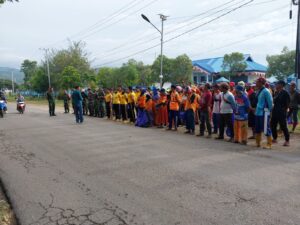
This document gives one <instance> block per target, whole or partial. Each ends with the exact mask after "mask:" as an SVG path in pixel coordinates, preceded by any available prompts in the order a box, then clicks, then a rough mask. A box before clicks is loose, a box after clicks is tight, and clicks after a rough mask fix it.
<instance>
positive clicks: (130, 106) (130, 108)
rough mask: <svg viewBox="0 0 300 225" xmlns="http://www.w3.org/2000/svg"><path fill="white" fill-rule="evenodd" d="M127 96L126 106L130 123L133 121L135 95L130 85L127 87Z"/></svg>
mask: <svg viewBox="0 0 300 225" xmlns="http://www.w3.org/2000/svg"><path fill="white" fill-rule="evenodd" d="M127 98H128V107H127V113H128V118H129V120H130V122H131V123H134V122H135V112H134V108H135V102H136V100H135V98H136V97H135V93H134V92H133V90H132V87H128V90H127Z"/></svg>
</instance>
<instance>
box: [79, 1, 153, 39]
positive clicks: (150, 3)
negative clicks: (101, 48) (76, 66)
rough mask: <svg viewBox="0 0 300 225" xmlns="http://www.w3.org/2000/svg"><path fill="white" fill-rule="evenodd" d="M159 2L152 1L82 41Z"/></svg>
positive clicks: (88, 35)
mask: <svg viewBox="0 0 300 225" xmlns="http://www.w3.org/2000/svg"><path fill="white" fill-rule="evenodd" d="M157 1H158V0H152V1H151V2H149V3H148V4H146V5H145V6H143V7H141V8H139V9H138V10H136V11H134V12H132V13H130V14H128V15H126V16H124V17H122V18H120V19H119V20H117V21H115V22H113V23H111V24H108V25H107V26H105V27H101V28H100V29H97V30H96V31H94V32H92V33H90V34H87V35H85V36H83V37H81V40H82V39H85V38H87V37H90V36H92V35H94V34H96V33H98V32H99V31H102V30H105V29H107V28H110V27H111V26H112V25H115V24H117V23H119V22H121V21H122V20H124V19H126V18H127V17H129V16H132V15H134V14H136V13H137V12H139V11H141V10H142V9H145V8H147V7H148V6H150V5H152V4H153V3H155V2H157Z"/></svg>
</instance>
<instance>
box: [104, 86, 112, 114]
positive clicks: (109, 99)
mask: <svg viewBox="0 0 300 225" xmlns="http://www.w3.org/2000/svg"><path fill="white" fill-rule="evenodd" d="M111 108H112V94H111V91H110V90H109V89H106V91H105V109H106V116H107V119H110V118H111Z"/></svg>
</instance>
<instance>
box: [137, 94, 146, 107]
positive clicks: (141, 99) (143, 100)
mask: <svg viewBox="0 0 300 225" xmlns="http://www.w3.org/2000/svg"><path fill="white" fill-rule="evenodd" d="M138 106H139V107H140V108H145V106H146V96H145V95H141V96H140V97H139V99H138Z"/></svg>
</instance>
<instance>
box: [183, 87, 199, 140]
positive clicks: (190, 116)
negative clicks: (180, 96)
mask: <svg viewBox="0 0 300 225" xmlns="http://www.w3.org/2000/svg"><path fill="white" fill-rule="evenodd" d="M185 94H186V96H187V100H186V104H185V113H186V115H185V117H186V130H187V131H186V132H185V133H186V134H191V135H194V134H195V112H196V110H197V103H196V94H195V93H194V92H192V90H191V88H190V87H186V89H185Z"/></svg>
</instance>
